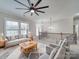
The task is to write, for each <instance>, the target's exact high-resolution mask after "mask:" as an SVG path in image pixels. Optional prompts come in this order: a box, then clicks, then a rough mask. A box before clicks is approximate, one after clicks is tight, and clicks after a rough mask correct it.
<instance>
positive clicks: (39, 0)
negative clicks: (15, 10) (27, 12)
mask: <svg viewBox="0 0 79 59" xmlns="http://www.w3.org/2000/svg"><path fill="white" fill-rule="evenodd" d="M41 1H42V0H38V1H37V3H36V4H35V6H34V7H36V6H38V4H39V3H40V2H41Z"/></svg>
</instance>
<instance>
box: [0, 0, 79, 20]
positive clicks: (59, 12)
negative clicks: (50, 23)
mask: <svg viewBox="0 0 79 59" xmlns="http://www.w3.org/2000/svg"><path fill="white" fill-rule="evenodd" d="M19 1H21V2H23V3H26V4H27V0H19ZM31 1H32V2H34V3H35V2H36V1H37V0H31ZM27 5H28V4H27ZM45 5H49V8H48V9H43V10H44V11H45V12H46V13H45V14H41V13H40V16H37V15H33V16H30V13H28V14H26V17H27V18H30V19H33V20H39V19H41V20H43V19H46V18H47V19H48V18H50V17H52V18H53V19H54V20H59V19H64V18H70V17H72V16H73V15H74V14H76V13H79V0H42V2H41V3H40V4H39V6H45ZM17 7H24V6H22V5H20V4H18V3H16V2H15V1H14V0H0V11H1V12H7V13H14V14H16V15H19V16H23V13H24V12H25V11H24V10H16V9H15V8H17ZM23 17H24V16H23Z"/></svg>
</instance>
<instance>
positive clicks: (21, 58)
mask: <svg viewBox="0 0 79 59" xmlns="http://www.w3.org/2000/svg"><path fill="white" fill-rule="evenodd" d="M45 48H46V45H45V44H42V43H38V49H37V50H34V51H33V52H31V53H30V54H29V56H27V55H25V54H23V53H21V51H20V47H19V46H17V47H14V48H9V49H7V50H6V52H3V53H2V54H1V55H0V59H38V58H39V57H40V56H41V55H42V54H43V53H44V52H46V51H45Z"/></svg>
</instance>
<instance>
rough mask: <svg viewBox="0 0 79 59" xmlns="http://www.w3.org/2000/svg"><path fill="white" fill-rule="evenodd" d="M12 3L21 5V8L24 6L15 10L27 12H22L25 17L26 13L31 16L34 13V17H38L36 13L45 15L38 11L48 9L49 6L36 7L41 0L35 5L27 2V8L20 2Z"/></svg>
mask: <svg viewBox="0 0 79 59" xmlns="http://www.w3.org/2000/svg"><path fill="white" fill-rule="evenodd" d="M14 1H15V2H17V3H19V4H21V5H23V6H25V8H16V9H20V10H27V11H26V12H24V15H25V14H26V13H28V12H31V16H32V15H33V13H35V14H36V15H38V16H39V14H38V12H40V13H45V12H44V11H41V10H40V9H44V8H49V6H43V7H37V6H38V4H39V3H40V2H41V1H42V0H38V1H37V2H36V4H33V3H31V1H30V0H27V2H28V4H29V6H27V5H26V4H24V3H22V2H20V1H18V0H14Z"/></svg>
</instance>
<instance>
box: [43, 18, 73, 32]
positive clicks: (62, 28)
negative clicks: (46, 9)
mask: <svg viewBox="0 0 79 59" xmlns="http://www.w3.org/2000/svg"><path fill="white" fill-rule="evenodd" d="M49 26H50V25H48V23H47V22H46V23H44V24H43V26H42V28H43V31H48V32H54V33H61V32H62V33H73V19H71V18H70V19H61V20H56V21H53V22H52V27H53V28H52V29H51V30H49V29H48V27H49Z"/></svg>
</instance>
